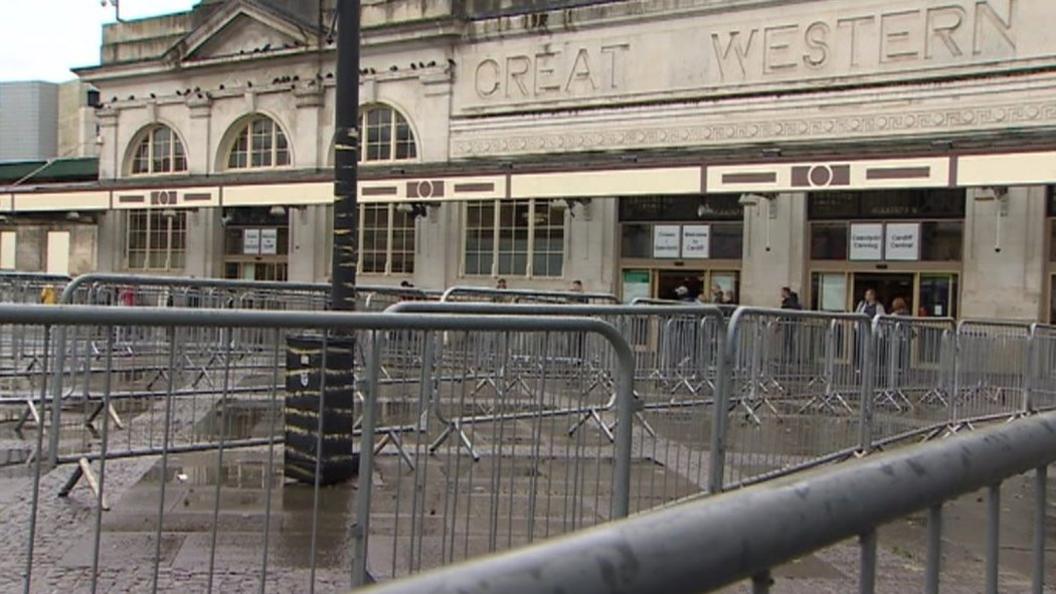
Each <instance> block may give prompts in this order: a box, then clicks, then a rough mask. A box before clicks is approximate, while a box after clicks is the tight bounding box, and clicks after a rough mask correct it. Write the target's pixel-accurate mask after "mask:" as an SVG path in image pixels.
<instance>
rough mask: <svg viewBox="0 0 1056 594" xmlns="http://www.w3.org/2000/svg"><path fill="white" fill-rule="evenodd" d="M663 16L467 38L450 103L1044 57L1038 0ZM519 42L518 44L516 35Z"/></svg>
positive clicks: (588, 99) (900, 0)
mask: <svg viewBox="0 0 1056 594" xmlns="http://www.w3.org/2000/svg"><path fill="white" fill-rule="evenodd" d="M768 4H769V6H767V7H765V8H753V9H747V10H734V9H731V10H725V11H721V12H720V11H716V10H708V11H700V12H693V11H692V9H687V10H685V11H682V12H678V13H675V12H671V13H669V14H670V17H669V18H667V19H665V18H664V17H665V15H664V14H663V13H659V14H658V18H656V19H645V20H643V21H640V22H637V23H634V24H629V25H622V26H620V27H608V28H605V27H562V28H555V29H554V30H553V31H551V32H550V34H548V35H547V36H546V39H545V42H544V41H537V39H538V38H536V40H533V39H532V38H531V37H525V38H501V39H498V40H494V41H492V40H488V41H481V42H479V43H475V44H471V45H468V46H467V47H466V48H465V50H464V52H465V53H464V54H463V55H462V59H461V60H459V64H460V68H461V69H462V70H461V72H460V76H459V77H458V80H459V81H462V82H460V83H459V84H458V85H457V87H456V104H457V109H458V110H460V111H464V112H487V111H502V110H504V109H511V108H514V107H524V106H526V105H532V104H536V105H539V106H545V105H554V104H560V103H575V104H584V103H586V104H590V103H592V102H595V103H598V104H603V103H608V102H611V101H612V100H614V99H615V100H618V99H620V98H625V99H627V100H634V101H643V100H647V99H651V98H661V97H662V98H672V97H676V98H677V97H680V96H684V97H689V96H699V95H701V94H702V93H709V94H714V93H720V94H721V93H722V92H726V91H728V92H731V93H734V92H735V93H743V92H745V90H746V89H748V88H753V89H756V88H758V89H760V90H761V89H763V88H767V87H771V88H789V87H810V86H814V85H820V84H825V85H831V84H833V83H834V81H837V80H840V79H856V80H863V81H873V82H875V81H885V80H900V81H904V80H909V79H914V78H917V79H923V78H929V77H933V76H935V74H936V71H938V70H945V71H947V72H949V73H950V74H953V75H959V74H964V73H966V72H971V71H981V70H983V69H986V70H987V71H989V72H992V71H993V70H994V69H995V68H997V69H1000V68H1015V67H1017V66H1022V65H1025V64H1027V63H1028V62H1034V61H1037V60H1038V59H1044V58H1050V59H1056V36H1054V35H1052V34H1051V31H1050V29H1051V27H1050V26H1049V23H1052V22H1056V2H1051V1H1049V0H946V1H938V0H937V1H929V2H920V1H919V0H887V1H878V0H855V1H854V2H848V1H847V0H816V1H813V2H796V3H776V2H774V3H768ZM522 39H523V40H522Z"/></svg>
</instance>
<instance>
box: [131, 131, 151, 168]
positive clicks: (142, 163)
mask: <svg viewBox="0 0 1056 594" xmlns="http://www.w3.org/2000/svg"><path fill="white" fill-rule="evenodd" d="M149 172H150V136H147V137H146V138H144V139H143V141H142V142H140V143H139V146H138V147H137V148H136V156H135V157H133V158H132V173H149Z"/></svg>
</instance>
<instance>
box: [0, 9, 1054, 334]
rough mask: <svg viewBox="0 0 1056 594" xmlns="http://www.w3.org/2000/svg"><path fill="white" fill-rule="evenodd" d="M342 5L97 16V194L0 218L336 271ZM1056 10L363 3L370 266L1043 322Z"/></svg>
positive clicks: (6, 206) (89, 236) (221, 261)
mask: <svg viewBox="0 0 1056 594" xmlns="http://www.w3.org/2000/svg"><path fill="white" fill-rule="evenodd" d="M332 6H333V0H321V1H317V0H285V1H282V0H268V1H265V0H226V1H205V2H202V3H201V4H199V5H198V6H197V7H196V8H195V9H194V11H192V12H188V13H184V14H176V15H170V16H165V17H158V18H152V19H146V20H142V21H134V22H129V23H122V24H115V25H110V26H107V27H106V29H105V30H104V33H103V46H102V58H103V63H102V65H101V66H99V67H93V68H85V69H81V70H78V71H77V72H78V74H79V75H80V77H81V79H82V81H85V82H88V83H90V84H92V85H94V86H95V87H96V88H98V89H100V92H101V94H102V102H103V106H102V108H101V109H100V110H99V111H98V117H99V123H100V138H101V142H102V144H101V154H100V164H99V171H100V176H99V181H98V183H96V184H91V186H90V187H78V188H59V189H56V188H54V187H51V188H46V189H39V190H37V191H33V192H25V191H11V192H8V193H7V194H6V195H0V210H3V211H7V212H8V217H7V223H6V224H7V225H8V226H9V227H10V228H11V230H14V231H15V232H17V231H18V224H19V223H18V222H19V221H20V220H21V219H22V218H23V217H39V216H40V215H41V213H42V212H46V211H61V212H65V211H68V210H76V211H77V212H78V213H79V215H80V217H79V219H78V221H76V222H65V221H60V222H59V223H57V225H60V226H61V225H67V226H68V227H71V228H73V229H80V228H89V229H90V232H88V231H82V232H81V233H80V234H79V235H78V237H74V239H73V240H72V241H71V242H70V248H69V250H70V256H71V260H70V263H69V266H68V268H69V270H70V271H71V272H74V273H76V272H83V271H85V270H91V269H100V270H118V271H142V272H150V273H164V274H181V275H196V276H235V277H246V278H258V279H271V278H289V279H296V280H324V279H325V278H326V277H327V276H328V272H329V269H330V265H329V260H328V259H329V252H330V234H329V228H330V206H329V204H330V203H331V202H332V185H331V183H329V181H328V180H329V179H331V177H332V173H331V171H330V167H331V164H332V153H333V151H332V142H331V138H332V133H333V119H334V117H333V116H334V114H333V112H334V96H335V91H334V80H333V78H332V74H331V73H333V72H334V70H335V68H334V66H335V64H334V60H335V47H334V44H333V37H332V32H331V31H329V26H330V23H331V22H332V20H333V19H332V14H333V13H332ZM1054 19H1056V4H1054V3H1052V2H1048V1H1044V0H945V1H943V2H938V1H932V0H885V1H883V2H881V1H874V0H854V1H851V0H809V1H808V0H804V1H798V2H787V1H777V0H679V1H672V2H656V1H652V0H625V1H621V2H615V1H614V2H597V1H585V0H584V1H578V2H577V1H571V2H570V1H556V0H555V1H543V0H536V1H514V0H505V1H500V0H463V1H455V0H436V1H430V2H421V1H419V0H367V1H364V2H363V26H364V35H363V50H362V60H361V69H362V72H363V76H362V80H361V86H360V95H361V99H362V106H361V109H362V113H363V116H362V119H363V126H362V135H363V137H364V139H365V145H364V147H363V151H362V153H363V154H362V159H363V167H362V169H361V183H360V190H359V192H360V199H361V201H362V203H363V205H362V211H361V212H362V216H361V230H360V240H361V246H362V257H361V262H360V271H361V279H362V282H365V283H397V282H399V281H401V280H410V281H411V282H413V283H414V284H415V285H417V286H421V287H443V286H449V285H453V284H487V285H491V284H493V283H494V281H495V278H497V277H504V278H506V279H508V281H509V283H510V286H511V287H541V288H564V287H566V286H567V285H568V284H569V283H570V282H571V280H573V279H582V280H583V281H584V283H585V284H586V286H587V288H588V289H592V290H602V291H613V292H616V293H619V294H621V295H623V296H624V297H625V298H629V297H632V296H636V295H654V296H660V297H670V296H672V295H673V294H674V289H675V287H677V286H679V285H681V284H687V285H689V288H690V289H691V290H693V292H696V291H699V290H705V291H710V290H711V288H712V287H715V286H718V287H719V288H720V289H722V290H723V291H725V292H729V293H732V294H735V295H736V298H737V299H738V300H739V301H741V302H742V303H751V304H758V305H775V304H776V303H777V301H778V290H779V288H780V287H782V286H785V285H787V286H790V287H792V288H793V289H795V290H796V291H798V292H799V293H800V295H801V297H802V299H803V301H804V304H805V305H807V306H808V307H813V308H819V309H829V310H846V309H852V308H853V307H854V304H855V303H856V302H857V300H858V299H859V298H860V296H861V294H862V293H863V292H864V291H865V289H866V288H869V287H872V288H875V289H877V290H878V292H879V293H880V298H881V300H882V301H884V302H885V303H886V304H890V303H891V301H893V300H894V299H895V298H896V297H901V298H903V299H904V300H906V301H907V302H908V303H909V304H910V307H911V309H912V311H913V312H914V313H919V314H921V315H930V316H944V315H956V316H961V317H978V316H986V317H1003V318H1019V319H1038V318H1040V319H1043V320H1048V319H1050V318H1051V317H1052V316H1053V313H1052V311H1051V310H1052V309H1053V307H1052V306H1051V305H1050V303H1051V302H1052V300H1053V296H1054V291H1053V288H1052V285H1053V280H1052V279H1053V274H1054V273H1056V267H1053V265H1052V262H1053V261H1054V260H1056V254H1054V252H1056V249H1053V248H1052V243H1053V242H1052V241H1051V238H1052V235H1053V225H1052V223H1051V221H1050V217H1051V216H1053V215H1056V208H1054V205H1053V199H1052V196H1051V192H1050V191H1049V189H1048V188H1049V184H1052V183H1056V149H1054V147H1053V143H1052V140H1051V138H1052V133H1053V131H1054V130H1056V94H1054V93H1053V91H1054V86H1056V74H1054V71H1056V36H1053V35H1052V34H1051V32H1050V31H1049V29H1050V23H1052V22H1054ZM9 232H10V231H9ZM19 241H21V237H19ZM88 241H91V242H93V243H92V244H91V245H90V246H85V245H83V242H88ZM60 245H61V244H60ZM30 251H31V250H30ZM38 251H39V248H38ZM19 253H22V250H19ZM0 260H2V255H0ZM38 260H40V258H38ZM17 265H18V267H20V268H23V267H24V266H23V264H22V261H21V260H19V261H18V262H17Z"/></svg>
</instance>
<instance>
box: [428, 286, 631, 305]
mask: <svg viewBox="0 0 1056 594" xmlns="http://www.w3.org/2000/svg"><path fill="white" fill-rule="evenodd" d="M458 294H467V295H479V296H484V297H544V298H545V297H550V298H553V299H565V300H567V301H578V300H584V299H596V300H598V301H607V302H610V303H619V302H620V300H619V299H617V298H616V296H615V295H613V294H612V293H576V292H573V291H531V290H526V289H492V288H489V287H470V286H462V285H456V286H454V287H448V289H447V290H445V291H444V294H443V295H442V296H441V297H440V301H445V302H446V301H450V299H451V297H453V296H454V295H458Z"/></svg>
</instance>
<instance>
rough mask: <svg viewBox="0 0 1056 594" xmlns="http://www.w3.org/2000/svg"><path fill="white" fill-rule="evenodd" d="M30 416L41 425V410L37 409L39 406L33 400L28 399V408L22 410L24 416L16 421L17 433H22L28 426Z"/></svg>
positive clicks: (38, 425)
mask: <svg viewBox="0 0 1056 594" xmlns="http://www.w3.org/2000/svg"><path fill="white" fill-rule="evenodd" d="M30 417H33V422H34V423H36V425H37V427H40V411H38V410H37V406H36V405H35V404H33V401H32V400H29V399H26V408H25V410H23V411H22V416H20V417H19V418H18V422H17V423H15V432H16V433H22V428H23V427H25V426H26V421H28V420H29V418H30Z"/></svg>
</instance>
